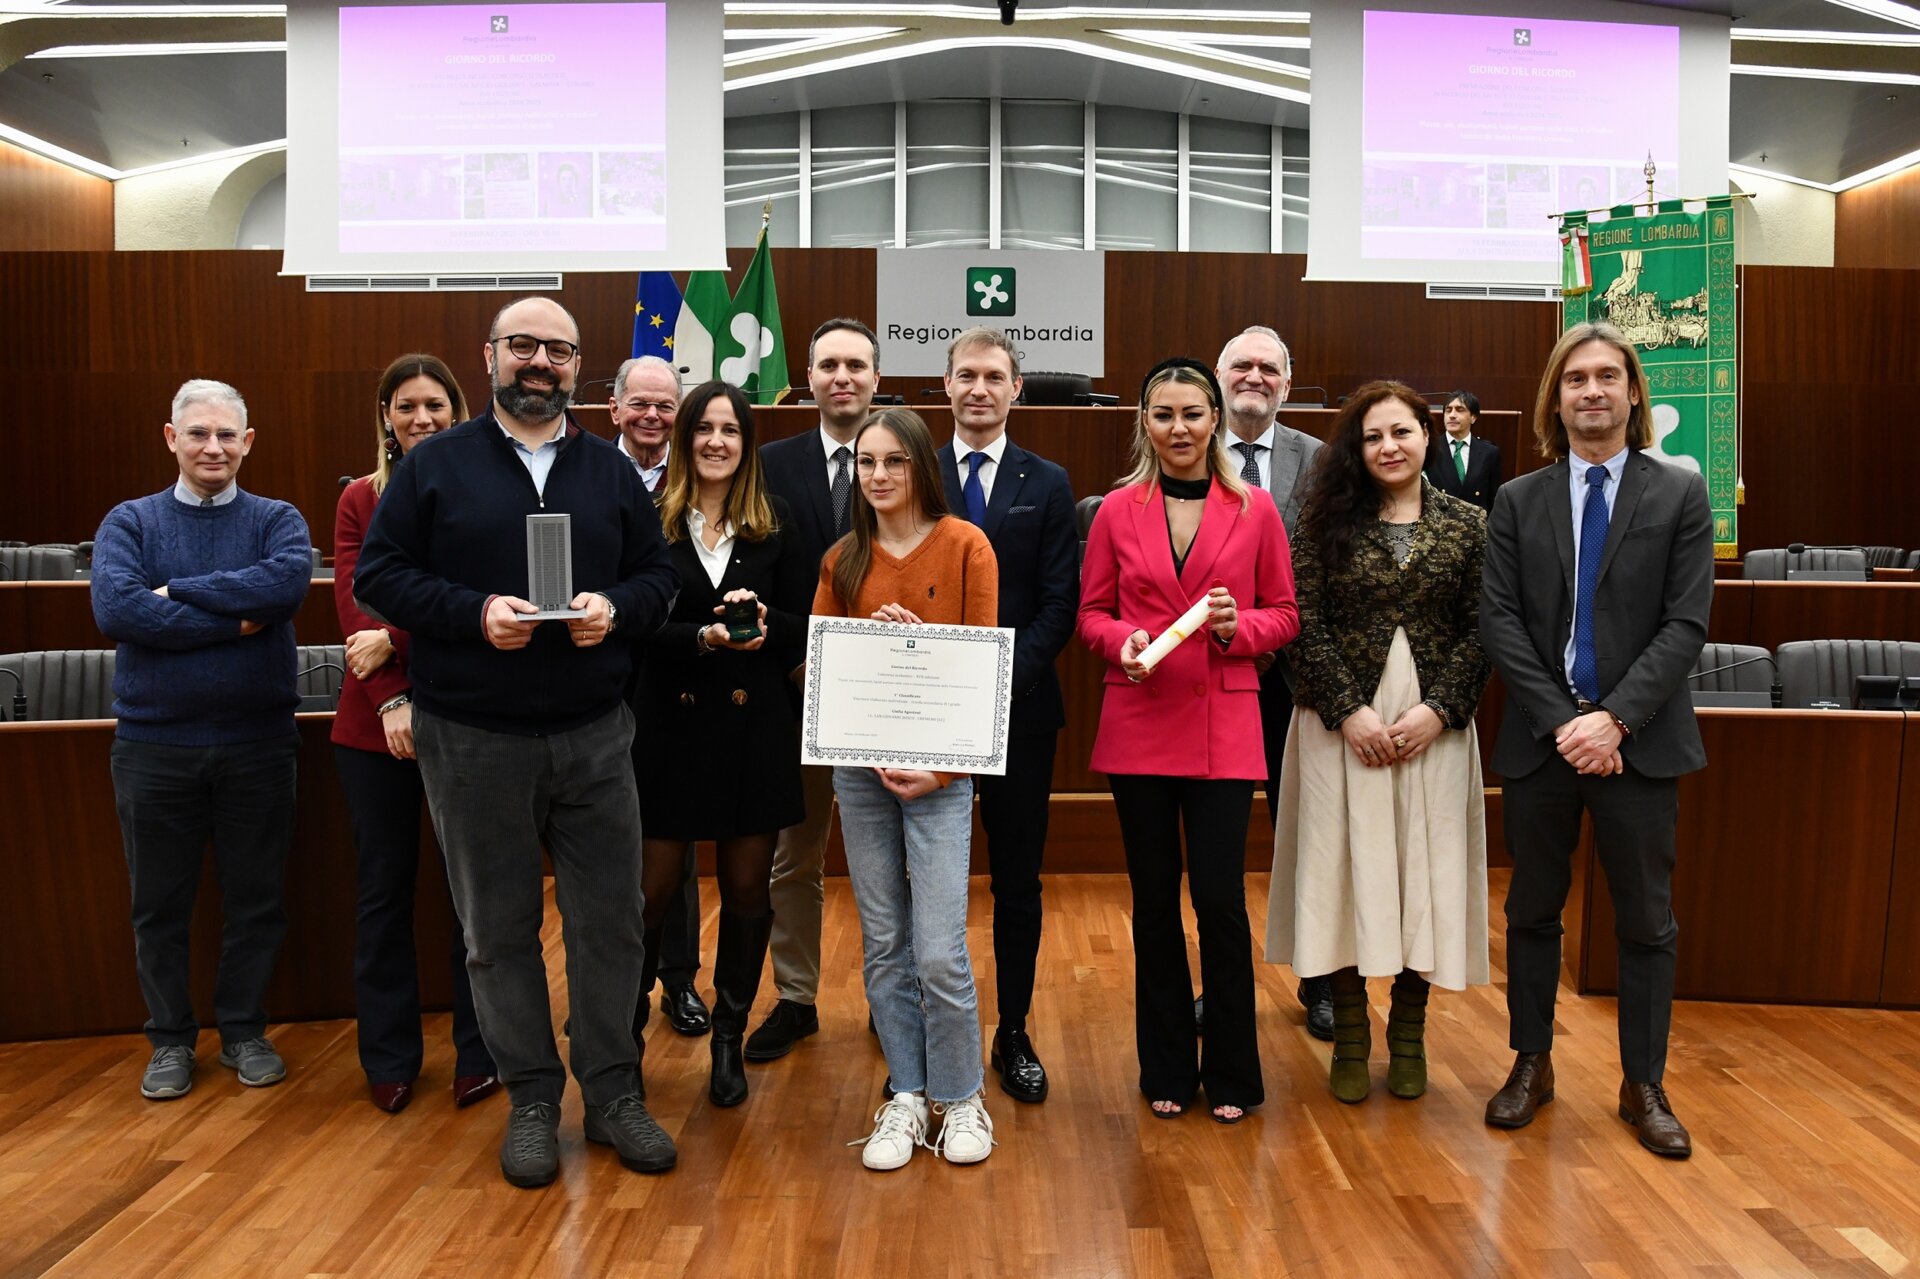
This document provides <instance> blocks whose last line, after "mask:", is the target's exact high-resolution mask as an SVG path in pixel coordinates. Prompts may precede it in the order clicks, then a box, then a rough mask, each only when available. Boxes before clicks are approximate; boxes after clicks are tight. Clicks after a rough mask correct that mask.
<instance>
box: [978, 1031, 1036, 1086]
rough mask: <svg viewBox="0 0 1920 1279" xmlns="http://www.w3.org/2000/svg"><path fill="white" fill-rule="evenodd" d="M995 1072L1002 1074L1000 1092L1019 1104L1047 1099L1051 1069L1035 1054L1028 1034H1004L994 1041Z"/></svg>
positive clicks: (1000, 1034)
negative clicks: (1042, 1063)
mask: <svg viewBox="0 0 1920 1279" xmlns="http://www.w3.org/2000/svg"><path fill="white" fill-rule="evenodd" d="M991 1061H992V1063H993V1068H994V1069H995V1070H997V1071H999V1072H1000V1091H1001V1092H1003V1093H1005V1094H1007V1096H1009V1097H1011V1098H1013V1099H1014V1100H1015V1101H1045V1100H1046V1099H1047V1068H1046V1067H1045V1066H1042V1065H1041V1064H1040V1058H1039V1056H1038V1055H1037V1054H1035V1052H1034V1051H1033V1041H1032V1040H1031V1039H1029V1038H1027V1032H1026V1031H1024V1030H1002V1031H1001V1032H999V1033H998V1034H996V1035H995V1036H994V1037H993V1056H992V1058H991Z"/></svg>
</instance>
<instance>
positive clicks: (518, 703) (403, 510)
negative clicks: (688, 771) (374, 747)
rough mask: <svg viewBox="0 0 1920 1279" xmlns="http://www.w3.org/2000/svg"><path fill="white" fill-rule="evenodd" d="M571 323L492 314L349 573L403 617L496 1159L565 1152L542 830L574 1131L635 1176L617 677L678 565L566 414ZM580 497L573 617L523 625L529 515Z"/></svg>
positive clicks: (524, 307)
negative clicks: (462, 938)
mask: <svg viewBox="0 0 1920 1279" xmlns="http://www.w3.org/2000/svg"><path fill="white" fill-rule="evenodd" d="M579 342H580V330H579V327H578V326H577V325H576V324H575V323H574V320H573V317H572V316H571V315H569V314H567V312H566V311H565V310H564V309H562V308H561V307H560V306H559V305H558V304H556V303H554V302H552V301H550V300H548V299H546V298H526V299H523V300H521V301H519V302H515V303H513V304H512V305H510V306H508V307H506V308H505V309H504V310H502V311H501V312H500V314H499V315H497V316H495V317H494V322H493V327H492V330H491V331H490V332H489V333H488V335H487V341H486V346H485V359H486V366H487V373H488V375H489V381H490V382H491V384H492V387H493V400H492V403H491V404H490V405H489V406H488V410H487V412H485V413H483V414H482V415H481V416H479V417H477V418H475V419H473V420H472V421H470V422H463V423H461V424H460V425H459V426H456V427H454V428H453V429H452V430H450V431H444V432H441V433H440V434H439V435H437V436H435V437H434V438H433V439H432V440H430V441H428V442H427V443H426V444H424V445H422V446H421V447H419V448H417V449H415V450H413V451H412V452H411V453H408V454H407V456H406V457H405V459H403V460H402V462H401V463H400V466H399V467H398V468H397V469H396V470H395V471H394V474H393V479H392V480H391V481H390V482H389V483H388V485H387V491H386V495H385V496H384V497H382V498H381V501H380V506H379V508H378V509H377V510H376V512H375V514H374V517H373V523H372V525H370V526H369V528H368V530H367V540H366V543H365V545H364V546H363V547H362V548H361V552H360V563H359V567H358V569H357V571H356V572H355V575H354V593H355V595H356V596H357V597H358V598H359V599H360V600H361V602H362V603H363V604H365V605H366V606H367V607H368V610H369V611H370V612H372V613H374V614H376V615H378V616H381V617H384V618H387V619H390V620H392V621H393V622H394V623H395V624H397V625H399V626H402V627H404V628H405V629H406V630H407V631H409V632H411V634H412V636H413V658H412V674H413V679H414V685H413V698H414V700H413V739H414V750H415V751H416V753H417V754H418V756H419V759H420V776H421V780H422V781H423V782H424V783H425V786H426V792H427V805H428V807H429V808H430V809H431V810H432V813H433V822H434V829H435V830H436V831H438V832H439V836H440V846H441V848H442V849H444V850H445V852H446V858H447V875H448V880H449V882H450V883H451V884H452V886H453V896H454V902H455V904H456V905H457V906H458V907H459V912H460V919H461V922H462V924H463V925H464V926H465V928H466V934H467V968H468V971H469V972H471V974H472V976H473V997H474V1009H475V1011H476V1012H477V1013H478V1015H479V1020H480V1033H481V1034H482V1035H483V1036H484V1037H485V1039H486V1041H487V1047H488V1048H489V1049H490V1050H492V1052H493V1057H494V1061H495V1062H496V1063H497V1064H498V1066H499V1067H500V1078H501V1081H502V1082H503V1083H504V1084H506V1087H507V1095H508V1097H509V1098H510V1099H511V1100H512V1103H513V1108H512V1111H511V1113H510V1114H509V1116H508V1120H507V1134H506V1140H505V1141H504V1143H503V1144H502V1145H501V1148H500V1170H501V1172H502V1173H503V1174H504V1175H505V1177H506V1179H507V1180H508V1181H509V1182H511V1183H512V1184H514V1185H516V1186H527V1187H532V1186H544V1185H546V1184H547V1183H548V1182H551V1181H552V1180H553V1179H554V1177H555V1176H556V1175H557V1174H558V1171H559V1130H560V1100H561V1096H562V1094H563V1093H564V1091H565V1089H566V1071H565V1069H564V1068H563V1067H562V1066H561V1064H560V1054H559V1052H558V1051H557V1050H556V1048H555V1046H554V1039H553V1021H552V1012H551V1009H550V1007H549V1004H548V999H547V969H546V961H545V959H544V957H543V955H542V952H541V946H540V926H541V922H542V905H543V903H542V893H541V864H540V850H541V848H542V847H543V846H544V847H545V848H546V850H547V852H548V854H549V855H550V856H551V857H552V859H553V876H554V897H555V900H556V902H557V904H558V905H559V908H560V924H561V930H562V936H563V938H564V940H565V944H566V954H567V991H568V1001H569V1004H570V1013H571V1020H572V1034H571V1039H570V1047H571V1054H572V1065H573V1074H574V1078H575V1079H577V1080H578V1081H579V1084H580V1091H581V1094H582V1095H583V1096H584V1098H585V1100H586V1107H587V1112H586V1134H587V1140H589V1141H594V1142H600V1143H603V1144H607V1145H611V1146H613V1147H614V1149H615V1150H616V1151H617V1152H618V1153H619V1156H620V1161H621V1162H622V1163H623V1164H625V1165H626V1166H627V1167H629V1168H632V1169H634V1170H635V1171H637V1172H664V1171H666V1170H667V1169H668V1168H671V1167H672V1166H673V1164H674V1160H675V1158H676V1155H675V1151H674V1146H673V1141H672V1139H671V1138H669V1137H668V1136H667V1134H666V1133H665V1132H663V1131H662V1130H661V1128H660V1126H659V1125H658V1124H657V1123H655V1122H654V1120H653V1117H652V1116H651V1115H649V1114H648V1113H647V1108H646V1104H645V1103H644V1102H643V1101H642V1100H641V1098H640V1081H639V1076H638V1073H637V1072H636V1070H635V1065H634V1063H635V1058H636V1056H637V1050H636V1047H635V1044H634V1039H633V1011H634V1002H635V1000H636V999H637V998H638V997H639V993H640V968H641V957H642V956H641V945H642V937H641V926H640V911H641V891H640V800H639V793H638V791H637V790H636V788H635V786H634V781H633V766H632V763H631V761H630V760H629V757H628V751H629V749H630V747H631V745H632V741H633V733H634V722H633V712H632V711H631V710H629V709H628V707H627V703H626V700H625V698H624V696H623V694H624V692H625V689H626V684H627V679H628V676H629V674H630V673H631V666H632V649H633V645H632V643H631V642H630V641H631V640H632V638H633V637H634V636H636V635H646V634H649V633H650V632H652V631H654V630H656V629H658V627H659V626H660V624H661V622H662V621H663V620H664V619H665V618H666V615H667V610H668V608H669V606H670V605H671V603H672V600H673V595H674V592H675V590H676V588H677V583H678V578H677V577H676V575H675V573H674V569H673V564H672V561H671V560H670V559H668V556H667V544H666V541H665V539H663V538H662V537H661V535H660V518H659V516H658V515H656V514H655V513H654V509H653V503H652V501H650V500H649V499H648V496H647V491H646V489H645V488H643V487H641V484H640V480H639V478H638V477H637V476H636V475H635V474H634V469H633V467H632V466H631V465H630V464H629V463H628V462H627V460H626V459H624V458H622V457H621V456H620V454H619V452H618V451H617V450H616V449H615V448H614V446H613V445H611V444H609V443H607V442H606V441H604V440H601V439H599V438H598V437H596V436H592V435H588V434H587V433H585V432H584V431H582V430H581V429H580V427H579V425H578V424H577V423H575V422H574V421H572V420H571V418H570V417H569V416H568V415H567V413H566V408H567V405H568V403H569V402H570V400H571V398H572V393H573V388H574V385H575V382H576V379H577V378H578V376H579V369H580V346H579ZM539 513H545V514H559V513H565V514H568V515H570V516H572V536H573V579H574V584H575V585H576V586H583V587H584V588H585V589H583V590H581V591H580V592H579V593H578V594H577V595H575V596H574V597H573V599H572V600H571V602H570V605H569V607H571V608H574V609H580V610H584V615H583V616H581V617H577V618H572V619H569V620H567V621H565V622H564V623H562V622H558V621H547V622H530V621H526V620H522V615H523V614H527V613H532V612H535V611H537V610H536V609H535V608H534V606H533V605H532V604H531V603H529V602H528V601H527V600H526V599H525V598H524V595H525V594H526V592H527V589H528V587H527V533H526V517H527V516H528V515H532V514H539Z"/></svg>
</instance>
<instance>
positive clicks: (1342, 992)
mask: <svg viewBox="0 0 1920 1279" xmlns="http://www.w3.org/2000/svg"><path fill="white" fill-rule="evenodd" d="M1372 1051H1373V1029H1372V1027H1371V1026H1369V1025H1368V1023H1367V983H1366V980H1365V979H1364V978H1362V977H1361V976H1360V970H1359V969H1357V968H1342V969H1341V970H1340V971H1339V972H1337V973H1334V974H1333V1067H1332V1069H1331V1070H1329V1071H1328V1072H1327V1086H1328V1087H1329V1088H1331V1089H1332V1090H1333V1095H1334V1096H1335V1097H1338V1098H1339V1099H1340V1100H1341V1101H1344V1102H1346V1103H1347V1104H1348V1105H1353V1104H1354V1103H1355V1102H1361V1101H1365V1100H1366V1099H1367V1090H1368V1089H1369V1088H1370V1087H1372V1082H1371V1081H1370V1080H1369V1079H1368V1077H1367V1055H1368V1054H1369V1053H1370V1052H1372Z"/></svg>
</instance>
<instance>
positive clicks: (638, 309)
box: [633, 271, 680, 364]
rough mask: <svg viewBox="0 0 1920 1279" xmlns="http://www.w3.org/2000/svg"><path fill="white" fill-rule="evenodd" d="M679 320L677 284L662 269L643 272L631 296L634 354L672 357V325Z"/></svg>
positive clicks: (668, 361) (667, 359) (668, 358)
mask: <svg viewBox="0 0 1920 1279" xmlns="http://www.w3.org/2000/svg"><path fill="white" fill-rule="evenodd" d="M679 322H680V286H679V285H677V284H675V283H674V282H673V276H672V275H670V274H669V273H667V272H665V271H642V272H641V273H640V283H639V285H638V286H637V287H636V288H635V290H634V297H633V353H634V355H635V356H636V357H637V356H642V355H657V356H659V357H660V358H661V359H663V360H665V361H666V362H667V363H669V364H672V363H673V362H674V360H673V326H674V325H675V324H677V323H679Z"/></svg>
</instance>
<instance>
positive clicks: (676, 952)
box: [640, 822, 700, 999]
mask: <svg viewBox="0 0 1920 1279" xmlns="http://www.w3.org/2000/svg"><path fill="white" fill-rule="evenodd" d="M644 827H645V823H644V822H643V823H642V830H641V834H643V835H644V834H645V833H646V831H645V829H644ZM699 870H700V862H699V859H698V858H697V857H695V856H694V845H692V844H688V845H687V862H686V866H685V868H684V870H683V872H682V874H683V878H682V879H681V881H680V888H679V891H677V892H675V893H674V895H673V900H672V901H671V902H669V903H668V904H667V918H666V921H665V922H664V923H662V924H661V925H660V971H659V974H658V975H659V978H660V984H661V985H662V986H691V985H693V979H694V978H695V977H696V976H698V975H699V973H700V875H699ZM646 997H647V992H646V991H644V990H643V991H641V992H640V998H642V999H645V998H646Z"/></svg>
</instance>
